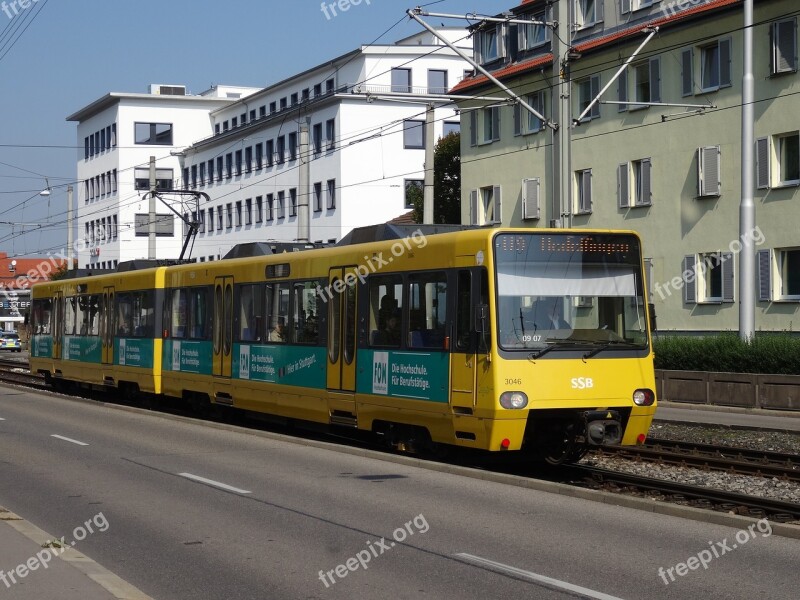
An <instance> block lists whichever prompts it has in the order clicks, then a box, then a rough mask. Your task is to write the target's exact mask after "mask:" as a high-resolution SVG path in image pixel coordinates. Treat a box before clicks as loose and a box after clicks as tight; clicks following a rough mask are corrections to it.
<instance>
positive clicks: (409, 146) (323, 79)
mask: <svg viewBox="0 0 800 600" xmlns="http://www.w3.org/2000/svg"><path fill="white" fill-rule="evenodd" d="M443 31H444V32H445V34H447V35H448V36H450V37H451V38H452V39H453V40H454V41H455V40H459V39H461V38H463V37H464V36H465V32H464V30H463V29H445V30H443ZM459 43H460V44H461V45H463V46H464V48H465V50H467V51H471V41H469V40H464V41H462V42H459ZM466 68H468V64H467V63H466V62H465V61H463V60H462V59H461V58H459V57H458V55H457V54H456V53H455V52H453V51H452V50H450V49H449V48H447V47H446V46H443V45H442V44H441V42H439V41H438V40H437V39H436V38H435V37H434V36H432V35H431V34H428V33H420V34H417V35H414V36H411V37H409V38H406V39H403V40H400V41H399V42H397V43H395V44H391V45H377V46H375V45H373V46H362V47H360V48H358V49H356V50H354V51H352V52H350V53H348V54H345V55H343V56H340V57H338V58H334V59H333V60H328V61H326V62H324V63H322V64H320V65H319V66H317V67H314V68H312V69H310V70H308V71H305V72H303V73H299V74H297V75H294V76H292V77H290V78H288V79H286V80H284V81H281V82H278V83H275V84H274V85H271V86H269V87H267V88H264V89H263V90H261V91H259V92H257V93H255V94H252V95H249V96H247V97H243V98H242V99H241V100H239V101H237V102H235V103H233V104H228V105H225V106H222V107H220V108H218V109H216V110H214V111H213V112H212V115H211V117H212V121H213V127H214V134H213V135H212V136H210V137H208V138H206V139H203V140H200V141H197V142H196V143H195V144H193V145H192V146H191V147H189V148H187V149H186V152H185V158H184V165H183V179H184V183H183V186H182V187H184V188H186V189H196V190H199V191H202V192H205V193H206V194H208V195H209V196H210V198H211V200H210V202H207V203H205V205H203V206H201V207H200V214H199V215H197V220H198V221H199V222H200V233H199V235H198V237H197V240H196V243H195V247H194V253H193V256H194V257H198V258H199V259H200V260H212V259H214V258H218V257H219V256H221V255H224V254H225V253H226V252H227V250H228V249H230V248H231V247H232V246H234V245H235V244H238V243H244V242H257V241H280V242H291V241H295V240H297V239H298V222H297V219H298V210H297V209H298V205H299V203H300V202H302V200H303V197H304V194H305V195H307V196H308V198H309V209H310V237H309V241H311V242H336V241H338V240H340V239H341V238H342V237H343V236H345V235H346V234H347V233H348V232H349V231H350V230H352V229H353V228H355V227H360V226H364V225H370V224H374V223H380V222H385V221H387V220H389V219H391V218H393V217H396V216H398V215H399V214H401V213H403V212H405V211H406V210H407V204H406V186H407V185H420V186H421V185H422V180H423V178H424V161H425V156H424V155H425V151H424V138H423V132H424V120H425V110H426V106H425V104H424V103H419V102H418V101H414V100H413V99H410V98H402V97H400V98H397V97H386V96H381V95H380V94H381V93H383V94H391V93H392V92H394V93H398V92H399V93H406V92H407V93H413V94H417V95H421V94H430V93H434V94H445V93H447V91H448V90H449V89H450V88H451V87H453V86H454V85H455V84H456V83H457V82H458V81H460V80H461V79H462V78H463V76H464V72H465V69H466ZM367 94H369V101H368V97H367ZM435 119H436V123H435V138H436V139H438V138H439V137H441V136H442V135H443V134H444V133H448V132H449V131H451V130H456V131H457V130H458V129H459V118H458V116H457V113H456V112H455V111H454V110H453V108H452V105H448V106H447V107H446V108H437V109H436V111H435ZM302 123H306V124H307V125H308V131H309V156H310V159H311V160H310V165H309V187H308V190H307V192H304V191H303V190H302V189H300V162H301V161H300V126H301V124H302Z"/></svg>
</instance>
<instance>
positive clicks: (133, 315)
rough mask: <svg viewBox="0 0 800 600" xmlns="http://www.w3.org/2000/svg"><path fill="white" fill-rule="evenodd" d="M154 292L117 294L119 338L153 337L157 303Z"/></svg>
mask: <svg viewBox="0 0 800 600" xmlns="http://www.w3.org/2000/svg"><path fill="white" fill-rule="evenodd" d="M153 298H154V295H153V292H152V291H141V292H122V293H119V294H117V296H116V302H117V309H116V312H117V336H118V337H153V335H154V333H155V302H154V300H153Z"/></svg>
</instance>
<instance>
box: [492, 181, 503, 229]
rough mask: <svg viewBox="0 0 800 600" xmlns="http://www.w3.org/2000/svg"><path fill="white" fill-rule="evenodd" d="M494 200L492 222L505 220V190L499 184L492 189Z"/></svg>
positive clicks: (498, 222)
mask: <svg viewBox="0 0 800 600" xmlns="http://www.w3.org/2000/svg"><path fill="white" fill-rule="evenodd" d="M492 201H493V203H494V207H493V209H492V213H493V214H492V222H494V223H497V224H500V223H502V222H503V190H502V188H501V187H500V186H499V185H496V186H494V189H493V190H492Z"/></svg>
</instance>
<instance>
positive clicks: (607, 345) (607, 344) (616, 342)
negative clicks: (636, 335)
mask: <svg viewBox="0 0 800 600" xmlns="http://www.w3.org/2000/svg"><path fill="white" fill-rule="evenodd" d="M612 346H616V347H617V348H644V346H643V345H642V344H635V343H633V342H627V341H625V340H609V341H607V342H604V343H603V344H601V345H600V346H597V348H594V349H593V350H589V352H587V353H586V354H584V355H583V360H587V359H590V358H592V357H593V356H597V355H598V354H600V353H601V352H602V351H603V350H608V349H609V348H611V347H612Z"/></svg>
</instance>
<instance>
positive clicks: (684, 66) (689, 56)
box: [681, 48, 694, 96]
mask: <svg viewBox="0 0 800 600" xmlns="http://www.w3.org/2000/svg"><path fill="white" fill-rule="evenodd" d="M681 89H682V92H681V93H682V95H683V96H691V95H692V94H693V93H694V51H693V50H692V49H691V48H688V49H686V50H684V51H683V52H681Z"/></svg>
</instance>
